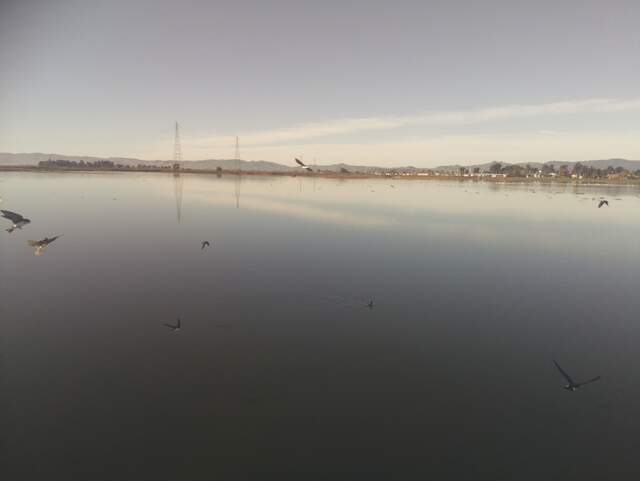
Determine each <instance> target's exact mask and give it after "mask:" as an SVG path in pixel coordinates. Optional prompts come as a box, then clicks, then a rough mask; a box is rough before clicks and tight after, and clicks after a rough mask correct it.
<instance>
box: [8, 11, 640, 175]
mask: <svg viewBox="0 0 640 481" xmlns="http://www.w3.org/2000/svg"><path fill="white" fill-rule="evenodd" d="M638 25H640V1H638V0H609V1H604V0H603V1H591V0H563V1H559V0H552V1H548V0H538V1H531V0H528V1H518V0H502V1H497V0H493V1H491V0H484V1H480V0H467V1H454V0H446V1H445V0H443V1H428V0H421V1H418V0H417V1H393V2H392V1H385V2H380V1H376V0H363V1H345V0H342V1H329V0H324V1H319V0H316V1H304V0H296V1H270V0H233V1H215V0H209V1H178V0H173V1H168V0H153V1H152V0H146V1H145V0H126V1H125V0H109V1H95V0H40V1H38V0H0V66H1V69H2V70H1V72H2V73H1V75H0V151H6V152H36V151H38V152H47V153H49V152H56V153H66V154H78V155H91V154H92V155H98V156H129V157H140V158H147V159H156V158H162V159H168V158H170V157H171V154H172V148H173V131H172V129H173V122H174V121H175V120H178V121H179V122H180V124H181V129H182V134H183V142H182V143H183V152H184V157H185V158H186V159H203V158H222V157H225V158H229V157H232V156H233V151H234V147H233V139H234V136H235V135H239V136H240V144H241V156H242V157H243V158H245V159H264V160H273V161H279V162H284V163H288V162H290V161H291V159H292V157H293V156H294V155H296V156H300V155H303V156H304V158H305V159H306V160H309V161H312V160H313V158H314V157H316V158H317V160H318V162H319V163H328V162H338V161H345V162H351V163H368V164H378V165H406V164H413V165H418V166H434V165H439V164H446V163H454V162H459V163H467V164H470V163H475V162H486V161H491V160H499V161H546V160H586V159H594V158H609V157H626V158H634V159H640V88H639V86H640V53H639V52H640V28H639V27H638Z"/></svg>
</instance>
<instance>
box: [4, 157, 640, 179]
mask: <svg viewBox="0 0 640 481" xmlns="http://www.w3.org/2000/svg"><path fill="white" fill-rule="evenodd" d="M49 159H53V160H57V159H65V160H74V161H77V162H80V161H81V160H84V161H85V162H95V161H97V160H110V161H112V162H113V163H115V164H122V165H129V166H137V165H145V166H153V167H162V166H171V165H173V162H172V161H170V160H140V159H132V158H127V157H107V158H105V157H95V156H88V155H84V156H82V155H64V154H43V153H37V152H36V153H23V154H11V153H7V152H0V165H37V164H38V162H40V161H44V160H49ZM501 163H502V165H513V164H510V163H508V162H501ZM527 163H528V164H529V165H530V166H531V167H538V168H539V167H542V165H544V164H542V163H539V162H519V163H517V165H527ZM545 163H546V164H549V165H553V166H554V167H556V168H558V167H560V166H561V165H567V166H568V167H572V166H573V165H574V164H576V162H563V161H559V160H554V161H550V162H545ZM580 163H581V164H583V165H586V166H590V167H594V168H598V169H606V168H607V167H609V166H611V167H613V168H617V167H622V168H624V169H627V170H630V171H632V172H634V171H636V170H639V169H640V160H627V159H600V160H585V161H581V162H580ZM491 164H493V162H487V163H483V164H474V165H462V164H453V165H441V166H439V167H435V168H430V169H427V168H420V167H413V166H403V167H376V166H368V165H352V164H344V163H340V164H330V165H318V166H317V169H319V170H323V171H330V172H341V171H342V170H343V169H344V170H346V171H348V172H352V173H364V174H371V173H374V172H409V173H415V172H420V171H423V170H435V171H439V172H451V171H458V169H459V168H460V167H465V168H467V169H470V170H472V169H474V168H476V167H477V168H479V169H480V170H481V171H483V170H489V167H490V166H491ZM180 165H181V166H182V167H184V168H189V169H205V170H215V169H217V168H218V167H220V168H221V169H224V170H234V169H236V160H234V159H206V160H185V161H182V162H180ZM240 168H241V169H242V170H247V171H253V172H294V171H297V170H300V169H299V167H297V166H295V165H293V159H292V162H291V165H283V164H279V163H277V162H268V161H266V160H241V161H240Z"/></svg>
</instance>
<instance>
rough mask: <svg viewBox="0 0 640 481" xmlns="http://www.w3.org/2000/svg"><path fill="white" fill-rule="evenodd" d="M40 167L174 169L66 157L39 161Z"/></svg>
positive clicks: (170, 167)
mask: <svg viewBox="0 0 640 481" xmlns="http://www.w3.org/2000/svg"><path fill="white" fill-rule="evenodd" d="M38 167H39V168H42V169H96V170H114V169H124V170H135V169H147V170H149V169H172V168H175V167H172V166H162V167H156V166H151V165H144V164H138V165H135V166H131V165H123V164H116V163H115V162H113V161H111V160H94V161H89V160H87V161H84V160H80V161H77V160H65V159H55V160H53V159H49V160H41V161H40V162H38Z"/></svg>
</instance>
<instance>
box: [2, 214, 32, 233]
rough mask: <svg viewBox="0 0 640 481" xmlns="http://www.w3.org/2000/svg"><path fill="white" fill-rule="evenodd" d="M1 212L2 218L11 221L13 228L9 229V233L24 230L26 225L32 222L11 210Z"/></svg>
mask: <svg viewBox="0 0 640 481" xmlns="http://www.w3.org/2000/svg"><path fill="white" fill-rule="evenodd" d="M0 212H2V217H4V218H5V219H9V220H10V221H11V227H9V228H8V229H7V232H9V233H11V232H13V231H14V230H16V229H22V228H23V227H24V226H25V225H27V224H28V223H30V222H31V221H30V220H29V219H26V218H24V217H22V216H21V215H20V214H17V213H15V212H11V211H10V210H0Z"/></svg>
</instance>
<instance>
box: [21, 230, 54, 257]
mask: <svg viewBox="0 0 640 481" xmlns="http://www.w3.org/2000/svg"><path fill="white" fill-rule="evenodd" d="M58 237H62V236H59V235H57V236H55V237H51V238H49V237H45V238H44V239H42V240H37V241H34V240H29V241H27V244H29V245H30V246H31V247H35V248H36V251H35V252H34V254H35V255H37V256H39V255H42V254H43V253H44V251H45V249H46V248H47V247H48V246H49V244H51V243H52V242H53V241H54V240H56V239H57V238H58Z"/></svg>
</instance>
